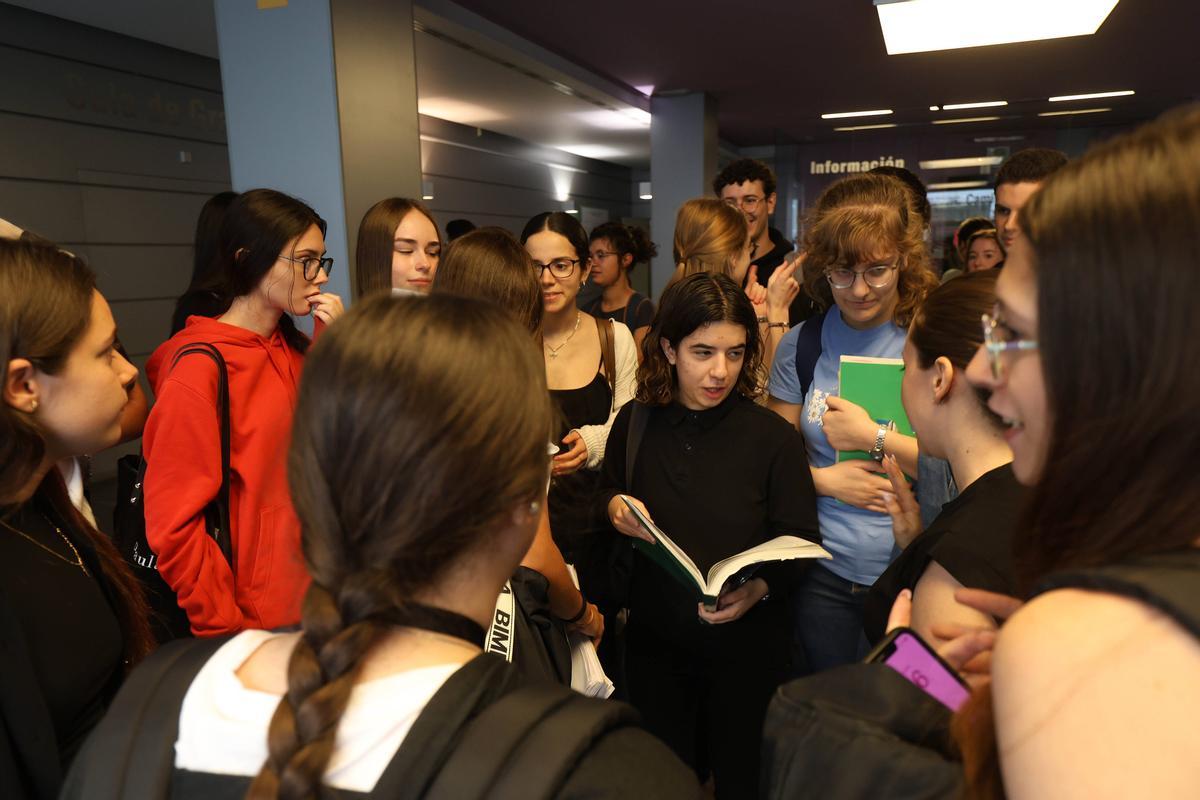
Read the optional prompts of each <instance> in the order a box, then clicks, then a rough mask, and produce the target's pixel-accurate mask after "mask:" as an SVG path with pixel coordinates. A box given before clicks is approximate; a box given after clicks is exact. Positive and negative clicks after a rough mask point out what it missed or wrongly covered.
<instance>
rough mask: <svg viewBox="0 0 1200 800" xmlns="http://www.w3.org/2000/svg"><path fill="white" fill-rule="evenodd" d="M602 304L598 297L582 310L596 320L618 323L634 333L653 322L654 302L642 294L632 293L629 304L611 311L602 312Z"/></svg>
mask: <svg viewBox="0 0 1200 800" xmlns="http://www.w3.org/2000/svg"><path fill="white" fill-rule="evenodd" d="M603 302H604V297H603V296H600V297H597V298H596V299H595V300H593V301H592V302H591V303H588V305H587V306H586V307H585V308H584V309H583V310H584V311H586V312H587V313H589V314H591V315H592V316H593V317H595V318H596V319H611V320H613V321H614V322H620V323H621V324H622V325H624V326H625V327H627V328H629V330H630V332H631V333H632V332H633V331H636V330H637V329H638V328H647V327H649V326H650V323H651V322H653V321H654V302H653V301H652V300H651V299H650V298H649V297H646V296H645V295H643V294H639V293H638V292H634V293H633V296H632V297H630V298H629V302H628V303H626V304H625V306H624V307H622V308H615V309H613V310H612V311H604V310H602V309H601V308H600V305H601V303H603Z"/></svg>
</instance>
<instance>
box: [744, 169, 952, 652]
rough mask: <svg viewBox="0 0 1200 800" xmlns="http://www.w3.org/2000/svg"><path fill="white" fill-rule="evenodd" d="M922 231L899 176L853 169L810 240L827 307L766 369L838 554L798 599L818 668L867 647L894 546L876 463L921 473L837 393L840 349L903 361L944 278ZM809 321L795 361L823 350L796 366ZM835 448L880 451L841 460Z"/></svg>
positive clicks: (900, 446)
mask: <svg viewBox="0 0 1200 800" xmlns="http://www.w3.org/2000/svg"><path fill="white" fill-rule="evenodd" d="M923 228H924V221H923V219H922V217H921V215H920V214H919V213H917V211H916V209H915V208H913V206H912V200H911V196H910V193H909V192H908V190H907V189H906V188H905V186H904V184H902V183H901V182H900V181H899V180H897V179H896V178H893V177H891V176H887V175H874V174H866V175H855V176H851V177H848V178H845V179H843V180H840V181H838V182H836V183H834V184H833V185H831V186H830V187H829V188H828V189H826V190H825V192H824V193H823V194H822V195H821V197H820V198H819V199H818V200H817V204H816V207H815V209H814V211H813V214H812V216H811V218H810V220H809V224H808V227H807V233H806V235H805V243H804V249H805V260H804V283H805V289H806V291H807V293H808V295H809V296H810V297H813V298H814V299H816V301H817V302H818V303H819V304H820V305H821V306H822V308H824V309H826V310H825V312H824V313H823V314H822V315H820V316H817V317H813V318H811V319H809V320H807V321H806V322H805V323H804V324H803V325H802V326H801V327H798V328H796V329H794V330H792V331H790V332H789V333H788V334H787V335H786V336H785V337H784V339H783V341H782V342H781V343H780V345H779V348H778V350H777V352H776V357H775V362H774V364H773V365H772V368H771V380H770V387H769V391H770V399H769V401H768V405H769V407H770V408H772V409H773V410H775V411H776V412H778V413H779V414H780V415H782V416H783V417H784V419H786V420H788V421H789V422H791V423H792V424H793V425H795V426H797V427H798V428H799V429H800V430H801V431H802V432H803V433H804V438H805V441H806V442H807V447H808V460H809V465H810V467H811V469H812V478H813V483H814V485H815V486H816V489H817V494H818V498H817V510H818V512H819V514H820V518H821V537H822V540H823V542H824V545H825V547H826V549H828V550H829V551H830V552H831V553H832V554H833V560H832V561H831V562H825V563H821V564H817V565H815V566H814V567H813V568H812V569H810V570H809V571H808V573H807V574H806V576H805V578H804V582H803V584H802V585H801V587H800V589H799V591H798V592H797V595H796V608H795V610H796V637H795V638H796V641H797V644H798V645H799V646H800V649H801V650H802V651H803V654H804V656H805V657H806V658H807V662H808V667H809V668H810V669H812V670H814V671H815V670H820V669H825V668H828V667H832V666H835V665H838V664H844V663H848V662H850V661H853V660H855V659H856V658H857V657H859V656H861V655H862V654H864V653H865V650H866V638H865V637H864V636H863V601H864V600H865V598H866V594H867V591H868V590H869V589H870V586H871V584H873V583H874V582H875V579H876V578H878V577H879V575H880V573H882V572H883V571H884V569H885V568H886V567H887V565H888V563H889V562H890V561H891V558H892V545H893V540H892V521H891V518H890V517H889V516H888V513H887V508H886V507H885V506H884V504H883V500H882V495H883V493H884V492H887V491H889V490H890V488H891V484H890V483H889V482H888V480H887V478H886V477H885V476H884V475H883V471H882V467H881V466H880V462H881V461H882V459H883V457H884V456H887V455H891V456H895V457H896V459H897V460H898V462H899V465H900V468H901V469H902V470H903V471H904V472H905V473H907V474H909V475H915V474H916V469H917V466H916V465H917V442H916V439H914V438H912V437H910V436H904V435H902V434H900V433H898V432H896V431H894V430H890V428H889V426H888V425H887V424H886V421H885V422H882V423H881V422H879V421H876V420H874V419H871V418H870V417H869V416H868V415H867V413H866V411H865V410H863V409H862V408H861V407H859V406H857V405H855V404H853V403H850V402H848V401H846V400H843V399H841V398H840V397H838V385H839V380H838V374H839V368H840V364H841V357H842V356H843V355H846V356H873V357H881V358H900V357H901V354H902V352H903V350H904V339H905V327H906V326H907V325H908V323H909V322H910V321H911V319H912V316H913V313H914V311H915V310H916V308H917V306H919V305H920V303H921V301H922V300H924V298H925V295H926V294H928V292H929V291H930V290H931V289H932V288H933V287H934V286H935V285H936V284H937V279H936V278H935V277H934V275H933V273H932V271H931V270H930V267H929V254H928V251H927V250H926V248H925V245H924V242H923V239H922V235H923ZM810 325H819V326H820V331H819V338H816V339H813V340H811V341H814V342H816V343H817V347H816V349H815V351H814V350H813V348H811V347H810V348H807V350H806V349H805V348H801V350H800V353H801V356H802V358H801V359H799V361H803V360H804V358H803V357H805V356H806V355H807V354H809V353H812V354H815V353H819V356H817V357H816V360H815V363H813V362H812V361H809V362H808V363H807V366H806V365H805V364H802V363H798V359H797V344H798V342H799V341H800V339H801V335H802V332H803V331H804V329H805V328H806V327H807V326H810ZM807 335H809V336H811V335H812V334H811V332H809V333H808V334H807ZM808 357H810V358H811V355H809V356H808ZM805 379H807V380H808V386H804V383H803V381H804V380H805ZM839 450H862V451H865V452H867V453H870V454H871V455H872V456H873V458H872V459H867V460H847V461H842V462H839V461H837V452H838V451H839Z"/></svg>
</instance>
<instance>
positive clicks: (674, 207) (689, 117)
mask: <svg viewBox="0 0 1200 800" xmlns="http://www.w3.org/2000/svg"><path fill="white" fill-rule="evenodd" d="M650 114H651V117H652V119H651V122H650V182H651V188H652V190H653V192H654V199H653V200H651V201H650V234H651V238H652V239H653V240H654V241H655V242H656V243H657V244H658V256H657V257H656V258H655V259H654V260H653V261H652V262H651V264H650V288H651V289H652V290H653V292H654V295H655V296H656V297H657V296H658V295H659V293H661V292H662V289H663V287H664V286H665V285H666V283H667V281H668V280H669V279H670V277H671V273H672V272H674V271H675V263H674V262H675V260H674V258H673V257H672V255H671V250H672V247H671V243H672V241H674V237H675V215H676V214H677V213H678V212H679V207H680V206H681V205H683V203H684V202H685V201H687V200H691V199H692V198H693V197H707V196H711V195H712V180H713V178H714V177H716V174H717V104H716V101H715V100H713V99H712V98H711V97H709V96H708V95H705V94H703V93H700V92H692V93H688V94H681V95H671V96H668V97H660V96H657V95H656V96H654V97H652V98H650Z"/></svg>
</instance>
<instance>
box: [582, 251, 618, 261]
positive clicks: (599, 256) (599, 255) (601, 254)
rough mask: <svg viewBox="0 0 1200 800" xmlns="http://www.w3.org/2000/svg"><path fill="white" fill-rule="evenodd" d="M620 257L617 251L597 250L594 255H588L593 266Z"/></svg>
mask: <svg viewBox="0 0 1200 800" xmlns="http://www.w3.org/2000/svg"><path fill="white" fill-rule="evenodd" d="M619 255H621V254H620V253H618V252H617V251H616V250H597V251H596V252H594V253H588V261H590V262H591V263H593V264H599V263H600V262H601V261H603V260H604V259H606V258H608V257H609V256H619Z"/></svg>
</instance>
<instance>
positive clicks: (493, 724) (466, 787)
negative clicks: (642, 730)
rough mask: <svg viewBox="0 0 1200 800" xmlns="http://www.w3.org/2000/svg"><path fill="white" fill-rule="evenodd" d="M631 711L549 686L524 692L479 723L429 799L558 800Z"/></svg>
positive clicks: (508, 697) (513, 694)
mask: <svg viewBox="0 0 1200 800" xmlns="http://www.w3.org/2000/svg"><path fill="white" fill-rule="evenodd" d="M632 719H633V716H632V710H631V709H628V708H627V707H625V706H623V705H620V704H617V703H608V702H606V701H603V700H595V699H589V698H585V697H582V696H581V695H577V694H575V693H574V692H572V691H571V690H569V689H566V688H564V687H556V686H550V685H548V684H546V685H539V686H528V687H524V688H521V689H517V690H515V691H513V692H511V693H509V694H507V695H505V696H504V697H503V698H502V699H500V700H498V701H497V702H495V703H494V704H492V705H491V706H490V707H488V709H487V710H486V711H484V712H483V713H482V714H480V715H479V716H478V717H476V718H475V719H474V720H473V721H472V722H471V724H470V726H469V727H468V728H467V729H466V731H465V732H464V733H463V736H462V739H461V741H460V742H459V743H458V746H457V747H456V748H455V750H454V754H453V755H452V756H451V757H450V759H449V760H448V761H447V762H446V764H445V766H444V767H443V768H442V771H441V773H440V774H439V775H438V778H437V780H436V781H435V782H434V784H433V786H432V787H431V788H430V791H429V793H428V794H427V795H426V797H427V798H428V799H429V800H474V799H475V798H485V797H486V798H489V799H490V800H508V799H509V798H511V800H538V799H539V798H550V797H553V796H554V794H555V793H556V792H557V790H558V789H559V787H560V786H561V785H562V784H563V783H564V782H565V781H566V779H567V776H568V775H569V773H570V771H571V769H572V768H573V767H574V766H575V764H576V763H578V761H579V759H580V757H581V756H582V755H583V754H584V753H585V752H586V751H587V750H588V749H589V748H590V747H591V746H592V744H593V742H594V741H595V740H596V739H597V738H598V737H600V736H602V735H603V734H604V733H606V732H607V731H608V730H610V729H612V728H614V727H618V726H620V725H622V724H628V723H629V722H631V721H632Z"/></svg>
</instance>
